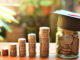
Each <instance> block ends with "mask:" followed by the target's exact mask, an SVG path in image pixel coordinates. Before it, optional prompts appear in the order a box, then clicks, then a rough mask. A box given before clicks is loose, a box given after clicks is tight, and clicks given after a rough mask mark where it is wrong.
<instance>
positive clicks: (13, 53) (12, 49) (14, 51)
mask: <svg viewBox="0 0 80 60" xmlns="http://www.w3.org/2000/svg"><path fill="white" fill-rule="evenodd" d="M9 51H10V56H13V57H15V56H17V47H16V44H10V45H9Z"/></svg>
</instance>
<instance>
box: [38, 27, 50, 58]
mask: <svg viewBox="0 0 80 60" xmlns="http://www.w3.org/2000/svg"><path fill="white" fill-rule="evenodd" d="M49 32H50V28H49V27H40V31H39V39H40V56H41V57H48V54H49Z"/></svg>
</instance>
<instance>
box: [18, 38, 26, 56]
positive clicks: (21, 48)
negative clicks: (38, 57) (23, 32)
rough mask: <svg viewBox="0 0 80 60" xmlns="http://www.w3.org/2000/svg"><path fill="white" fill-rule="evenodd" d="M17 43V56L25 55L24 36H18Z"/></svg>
mask: <svg viewBox="0 0 80 60" xmlns="http://www.w3.org/2000/svg"><path fill="white" fill-rule="evenodd" d="M18 45H19V56H20V57H24V56H26V39H25V38H19V39H18Z"/></svg>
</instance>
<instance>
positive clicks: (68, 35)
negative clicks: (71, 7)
mask: <svg viewBox="0 0 80 60" xmlns="http://www.w3.org/2000/svg"><path fill="white" fill-rule="evenodd" d="M61 32H62V36H61V35H58V43H59V45H58V54H61V55H64V56H75V55H77V54H78V50H79V49H78V48H79V38H78V33H77V32H76V31H70V30H63V31H61Z"/></svg>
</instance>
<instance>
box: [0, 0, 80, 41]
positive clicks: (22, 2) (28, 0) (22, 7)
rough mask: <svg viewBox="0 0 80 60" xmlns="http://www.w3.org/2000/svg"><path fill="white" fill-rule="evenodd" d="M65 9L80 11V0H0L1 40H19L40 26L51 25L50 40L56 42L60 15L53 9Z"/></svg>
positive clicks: (36, 31)
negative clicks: (54, 12)
mask: <svg viewBox="0 0 80 60" xmlns="http://www.w3.org/2000/svg"><path fill="white" fill-rule="evenodd" d="M59 9H65V10H68V11H72V12H76V13H80V0H5V1H4V0H0V42H17V40H18V38H20V37H25V38H26V39H27V34H28V33H36V34H37V39H36V40H37V42H39V27H42V26H47V27H50V42H55V37H56V36H55V34H56V32H57V20H58V16H57V15H55V14H52V12H53V11H56V10H59Z"/></svg>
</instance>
